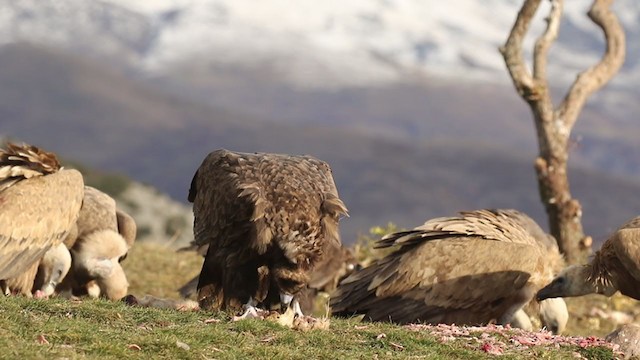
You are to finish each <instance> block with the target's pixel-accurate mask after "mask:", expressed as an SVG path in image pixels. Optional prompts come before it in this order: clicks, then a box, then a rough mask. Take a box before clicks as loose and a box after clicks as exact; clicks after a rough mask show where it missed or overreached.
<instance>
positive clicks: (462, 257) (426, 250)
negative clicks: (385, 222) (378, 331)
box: [331, 210, 552, 325]
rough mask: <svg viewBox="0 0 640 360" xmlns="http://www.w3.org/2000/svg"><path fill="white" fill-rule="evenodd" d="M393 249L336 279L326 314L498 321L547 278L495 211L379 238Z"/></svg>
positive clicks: (507, 218)
mask: <svg viewBox="0 0 640 360" xmlns="http://www.w3.org/2000/svg"><path fill="white" fill-rule="evenodd" d="M379 246H381V247H390V246H398V248H397V249H396V250H395V251H394V252H392V253H390V254H389V255H387V256H385V257H384V258H382V259H379V260H377V261H375V262H374V263H372V264H371V265H370V266H369V267H367V268H365V269H362V270H360V271H357V272H355V273H354V274H352V275H351V276H349V277H348V278H346V279H345V280H343V281H342V282H341V283H340V285H339V286H338V289H337V290H336V292H335V294H334V297H333V298H332V300H331V306H332V311H333V312H334V314H337V315H342V316H349V315H352V314H364V315H365V319H368V320H373V321H393V322H397V323H409V322H417V321H420V322H427V323H456V324H470V325H476V324H486V323H489V322H494V321H506V320H508V319H509V318H510V316H511V314H512V313H513V312H515V310H517V309H519V308H520V307H522V306H523V305H524V304H525V303H527V302H528V301H529V300H530V299H531V298H532V297H533V295H534V293H535V291H536V290H537V289H539V288H540V287H542V286H543V285H544V284H545V283H546V281H548V280H549V279H550V278H551V276H552V273H551V272H550V271H549V269H548V266H547V264H546V261H545V256H544V252H543V250H542V247H541V246H539V245H538V244H537V242H536V240H535V239H533V238H532V236H531V235H530V234H529V233H528V232H527V230H526V229H525V228H524V227H523V226H522V225H520V224H519V222H518V221H517V220H516V219H514V218H512V214H510V213H509V212H505V211H502V210H478V211H471V212H462V213H461V214H460V216H456V217H448V218H436V219H432V220H429V221H427V222H426V223H425V224H423V225H421V226H419V227H417V228H415V229H414V230H410V231H404V232H398V233H395V234H390V235H387V236H385V237H384V238H383V239H382V240H380V242H379Z"/></svg>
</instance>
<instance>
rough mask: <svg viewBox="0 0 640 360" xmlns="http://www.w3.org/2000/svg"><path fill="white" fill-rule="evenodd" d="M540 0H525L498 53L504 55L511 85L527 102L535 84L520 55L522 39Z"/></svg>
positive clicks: (532, 95)
mask: <svg viewBox="0 0 640 360" xmlns="http://www.w3.org/2000/svg"><path fill="white" fill-rule="evenodd" d="M540 1H541V0H526V1H525V3H524V5H522V8H521V9H520V12H518V17H517V18H516V22H515V24H513V28H512V29H511V33H510V34H509V38H508V39H507V42H506V43H505V45H504V46H502V47H501V48H500V53H501V54H502V57H504V62H505V63H506V65H507V70H509V74H510V75H511V79H512V80H513V85H514V86H515V87H516V90H517V91H518V94H520V96H522V97H523V98H524V99H525V100H526V101H527V102H529V101H530V100H531V99H532V98H536V97H537V96H536V95H535V94H536V84H535V82H534V79H533V77H532V76H531V74H530V72H529V70H528V69H527V66H526V63H525V61H524V56H523V55H522V42H523V40H524V37H525V35H526V34H527V31H528V30H529V24H530V23H531V19H532V18H533V16H534V15H535V14H536V11H537V10H538V6H540Z"/></svg>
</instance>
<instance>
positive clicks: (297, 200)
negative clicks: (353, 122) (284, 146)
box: [188, 149, 347, 315]
mask: <svg viewBox="0 0 640 360" xmlns="http://www.w3.org/2000/svg"><path fill="white" fill-rule="evenodd" d="M188 199H189V201H190V202H192V203H193V212H194V216H195V220H194V238H195V242H196V244H197V245H198V246H201V245H204V244H209V249H208V251H207V254H206V256H205V260H204V264H203V266H202V271H201V272H200V277H199V281H198V301H199V303H200V306H201V307H202V308H204V309H240V308H241V307H243V305H244V307H245V308H246V310H247V311H246V312H245V314H248V313H251V312H255V311H256V306H260V307H264V308H268V309H269V308H272V307H274V306H276V307H277V306H283V307H286V309H287V311H289V310H291V311H294V312H295V313H296V314H297V315H302V312H301V311H300V307H299V303H298V301H297V300H296V299H295V296H296V294H297V293H298V292H299V291H300V290H301V289H303V288H304V287H305V286H307V283H308V282H309V279H310V275H309V274H310V272H311V271H312V269H313V267H314V266H315V264H316V263H318V262H319V261H321V259H322V256H323V251H322V249H323V248H324V247H325V244H326V243H327V242H328V243H333V244H335V245H339V244H340V236H339V233H338V222H339V220H340V218H341V217H342V216H344V215H346V214H347V208H346V207H345V205H344V203H343V202H342V200H340V198H339V197H338V191H337V190H336V186H335V183H334V181H333V176H332V174H331V169H330V168H329V165H328V164H327V163H325V162H323V161H321V160H318V159H316V158H314V157H312V156H306V155H305V156H293V155H283V154H269V153H253V154H249V153H238V152H232V151H228V150H224V149H221V150H216V151H214V152H212V153H210V154H209V155H208V156H207V157H206V158H205V159H204V161H203V162H202V164H201V165H200V167H199V168H198V170H197V171H196V173H195V175H194V177H193V180H192V181H191V187H190V189H189V197H188Z"/></svg>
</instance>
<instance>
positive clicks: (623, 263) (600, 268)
mask: <svg viewBox="0 0 640 360" xmlns="http://www.w3.org/2000/svg"><path fill="white" fill-rule="evenodd" d="M616 291H620V292H621V293H622V294H623V295H626V296H629V297H631V298H634V299H636V300H640V217H636V218H634V219H632V220H630V221H629V222H627V223H626V224H624V225H622V226H621V227H620V228H619V229H618V230H616V232H615V233H614V234H613V235H611V236H610V237H609V239H607V241H605V242H604V244H602V247H601V248H600V250H599V251H598V252H596V254H595V255H594V256H593V258H592V259H591V262H590V263H589V264H586V265H571V266H569V267H567V268H566V269H564V270H563V271H562V272H561V273H560V274H559V275H558V276H557V277H556V278H555V279H554V280H553V281H552V282H551V283H550V284H548V285H547V286H545V287H544V288H543V289H541V290H540V291H539V292H538V294H537V295H536V297H537V299H538V300H544V299H547V298H552V297H571V296H582V295H587V294H592V293H596V294H602V295H605V296H611V295H613V294H614V293H615V292H616Z"/></svg>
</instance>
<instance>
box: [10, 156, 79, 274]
mask: <svg viewBox="0 0 640 360" xmlns="http://www.w3.org/2000/svg"><path fill="white" fill-rule="evenodd" d="M59 169H60V166H59V163H58V162H57V159H55V155H53V154H51V153H46V152H43V151H41V150H39V149H38V148H35V147H31V146H24V147H20V146H15V145H9V147H8V150H7V151H4V152H0V279H7V278H12V277H15V276H17V275H19V274H20V273H22V272H24V271H25V270H26V269H27V268H29V267H30V266H31V265H32V264H33V263H34V262H36V261H39V260H40V259H41V258H42V256H44V253H45V252H46V251H47V250H48V249H49V248H50V247H51V246H53V245H57V244H59V243H60V242H62V241H63V240H64V239H65V237H66V235H67V233H68V232H69V231H70V229H71V228H72V226H73V224H74V223H75V221H76V219H77V217H78V212H79V210H80V205H81V203H82V197H83V179H82V174H80V173H79V172H78V171H76V170H59Z"/></svg>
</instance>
